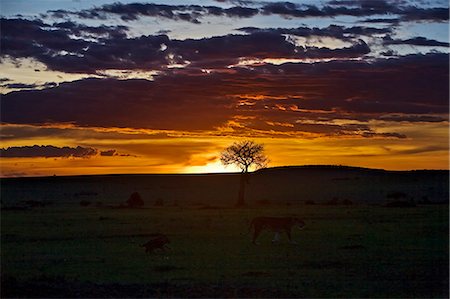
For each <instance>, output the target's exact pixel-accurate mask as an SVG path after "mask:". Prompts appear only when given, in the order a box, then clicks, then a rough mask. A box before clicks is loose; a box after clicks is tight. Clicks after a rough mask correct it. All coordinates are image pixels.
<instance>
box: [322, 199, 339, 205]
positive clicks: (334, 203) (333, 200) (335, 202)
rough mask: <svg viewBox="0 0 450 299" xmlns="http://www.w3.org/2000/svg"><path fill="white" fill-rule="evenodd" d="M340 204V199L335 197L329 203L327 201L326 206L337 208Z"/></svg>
mask: <svg viewBox="0 0 450 299" xmlns="http://www.w3.org/2000/svg"><path fill="white" fill-rule="evenodd" d="M338 203H339V198H337V197H333V198H332V199H330V200H329V201H327V202H326V203H325V204H327V205H330V206H335V205H337V204H338Z"/></svg>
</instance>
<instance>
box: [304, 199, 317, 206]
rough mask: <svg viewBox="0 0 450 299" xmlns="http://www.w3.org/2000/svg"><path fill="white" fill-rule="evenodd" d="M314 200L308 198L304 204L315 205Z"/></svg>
mask: <svg viewBox="0 0 450 299" xmlns="http://www.w3.org/2000/svg"><path fill="white" fill-rule="evenodd" d="M315 204H316V202H315V201H314V200H311V199H308V200H306V201H305V205H315Z"/></svg>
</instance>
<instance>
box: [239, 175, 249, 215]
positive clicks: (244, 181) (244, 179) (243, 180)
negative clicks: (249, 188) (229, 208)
mask: <svg viewBox="0 0 450 299" xmlns="http://www.w3.org/2000/svg"><path fill="white" fill-rule="evenodd" d="M247 180H248V178H247V173H246V172H243V173H242V174H241V179H240V183H239V194H238V201H237V202H236V207H244V206H245V200H244V197H245V185H246V184H247Z"/></svg>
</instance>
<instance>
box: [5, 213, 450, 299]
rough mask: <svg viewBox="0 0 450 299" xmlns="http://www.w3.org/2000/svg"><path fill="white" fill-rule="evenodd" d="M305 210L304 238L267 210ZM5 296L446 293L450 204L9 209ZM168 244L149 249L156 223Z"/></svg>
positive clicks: (414, 295)
mask: <svg viewBox="0 0 450 299" xmlns="http://www.w3.org/2000/svg"><path fill="white" fill-rule="evenodd" d="M292 214H295V215H298V216H299V217H300V218H303V219H304V220H305V222H306V223H307V226H306V227H305V228H304V229H303V230H294V231H293V238H294V239H295V240H296V241H297V242H298V244H297V245H292V244H288V242H287V240H286V236H283V238H282V239H281V243H280V244H278V245H274V244H271V238H272V237H273V235H272V234H271V233H264V234H263V235H262V236H260V239H259V241H260V245H258V246H255V245H253V244H251V243H250V235H249V234H248V223H249V221H250V219H252V218H253V217H254V216H259V215H275V216H277V215H292ZM1 216H2V217H1V221H2V223H1V224H2V236H1V237H2V240H1V241H2V242H1V252H2V260H1V263H2V265H1V266H2V267H1V273H2V284H1V291H2V294H1V296H2V298H6V297H46V298H48V297H80V298H86V297H308V298H311V297H346V298H349V297H383V298H386V297H404V298H405V297H407V298H417V297H422V298H430V297H437V298H445V297H448V287H449V285H448V281H449V272H448V266H449V260H448V249H449V245H448V244H449V243H448V242H449V239H448V229H449V227H448V205H418V206H416V207H410V208H388V207H383V206H369V205H359V204H353V205H351V206H327V205H305V204H298V205H288V206H286V205H265V206H263V207H261V206H258V207H257V206H255V207H248V208H245V209H233V208H227V207H204V206H178V207H172V206H170V207H151V208H143V209H116V208H108V207H95V206H87V207H80V206H79V205H78V206H77V205H73V206H67V205H66V206H61V207H59V206H57V205H56V206H47V207H36V208H31V209H28V210H4V211H2V214H1ZM155 232H159V233H164V234H167V236H168V237H169V239H170V240H171V243H170V245H169V246H170V247H171V250H168V251H167V252H157V253H153V254H146V253H145V252H144V249H143V248H142V247H140V246H139V245H141V244H143V243H145V242H146V241H147V240H148V239H149V236H150V234H152V233H155Z"/></svg>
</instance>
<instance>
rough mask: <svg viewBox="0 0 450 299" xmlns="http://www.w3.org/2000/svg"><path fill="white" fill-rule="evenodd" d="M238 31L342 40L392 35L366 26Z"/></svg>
mask: <svg viewBox="0 0 450 299" xmlns="http://www.w3.org/2000/svg"><path fill="white" fill-rule="evenodd" d="M236 30H239V31H243V32H246V33H250V34H253V33H272V34H290V35H295V36H301V37H306V38H308V37H313V36H320V37H332V38H337V39H342V40H347V39H349V37H357V36H372V35H375V34H387V33H391V29H390V28H374V27H364V26H354V27H344V26H338V25H330V26H328V27H325V28H317V27H312V28H311V27H298V28H256V27H242V28H238V29H236Z"/></svg>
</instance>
